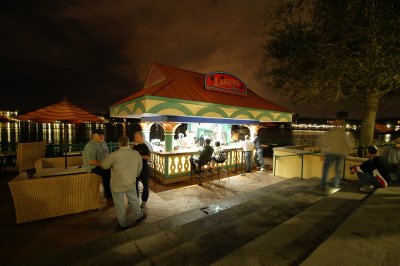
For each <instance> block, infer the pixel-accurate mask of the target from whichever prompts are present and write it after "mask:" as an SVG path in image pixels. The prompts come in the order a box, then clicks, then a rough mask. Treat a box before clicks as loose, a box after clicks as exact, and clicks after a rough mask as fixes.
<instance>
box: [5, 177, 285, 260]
mask: <svg viewBox="0 0 400 266" xmlns="http://www.w3.org/2000/svg"><path fill="white" fill-rule="evenodd" d="M282 180H285V179H284V178H281V177H274V176H272V174H271V171H254V172H253V173H251V174H247V175H246V176H240V175H237V176H232V177H229V178H223V179H221V180H220V181H218V180H214V181H213V182H206V183H204V184H203V185H202V186H199V185H189V184H188V183H183V184H175V185H169V186H162V185H160V184H158V183H156V184H154V183H153V181H151V182H150V188H151V192H150V197H149V201H148V206H147V210H146V212H147V213H148V218H147V219H146V220H145V221H144V224H146V223H147V224H148V223H153V222H156V221H157V220H160V219H163V218H165V217H168V216H171V215H174V214H178V213H182V212H186V211H188V210H191V209H195V208H201V207H207V206H209V205H212V204H213V203H215V202H217V201H219V200H226V199H232V201H235V202H238V201H239V202H240V201H241V196H240V195H241V193H243V192H248V191H252V190H255V189H258V188H260V187H264V186H268V185H271V184H274V183H277V182H280V181H282ZM188 185H189V186H188ZM243 200H244V199H243ZM0 202H1V205H0V217H1V219H0V234H1V236H2V237H1V238H0V246H1V247H2V248H1V249H0V262H4V263H1V264H2V265H10V264H13V263H14V262H17V261H18V260H19V259H20V258H21V257H25V258H26V257H30V256H33V255H37V254H38V253H46V252H52V251H56V250H60V249H64V248H67V247H74V246H78V245H82V244H83V243H85V242H89V241H93V240H95V239H98V238H101V237H106V236H111V235H113V234H115V233H116V230H115V225H116V218H115V210H114V208H105V204H104V201H103V200H101V201H99V207H100V209H99V210H98V211H87V212H84V213H80V214H71V215H66V216H62V217H55V218H51V219H46V220H40V221H35V222H32V223H26V224H20V225H16V224H15V211H14V206H13V201H12V197H11V194H10V191H9V188H8V184H7V182H4V181H2V182H0ZM128 217H129V216H128ZM131 218H132V219H133V217H131Z"/></svg>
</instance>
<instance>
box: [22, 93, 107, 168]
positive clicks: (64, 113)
mask: <svg viewBox="0 0 400 266" xmlns="http://www.w3.org/2000/svg"><path fill="white" fill-rule="evenodd" d="M17 118H18V119H20V120H32V121H36V122H39V123H52V122H57V121H59V122H63V123H64V124H67V123H69V124H80V123H83V122H104V119H102V118H100V117H98V116H96V115H93V114H91V113H89V112H87V111H85V110H83V109H82V108H79V107H77V106H75V105H73V104H71V103H70V102H68V101H67V100H66V99H64V100H63V101H62V102H59V103H56V104H53V105H50V106H47V107H44V108H41V109H38V110H36V111H32V112H29V113H26V114H23V115H20V116H18V117H17ZM64 129H65V127H64ZM67 134H68V131H67V130H65V139H68V136H67ZM65 144H66V143H64V152H65V168H67V152H66V149H65Z"/></svg>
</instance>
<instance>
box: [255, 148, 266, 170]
mask: <svg viewBox="0 0 400 266" xmlns="http://www.w3.org/2000/svg"><path fill="white" fill-rule="evenodd" d="M254 161H255V162H256V164H257V166H260V167H261V168H265V163H264V155H263V148H258V149H256V154H255V156H254Z"/></svg>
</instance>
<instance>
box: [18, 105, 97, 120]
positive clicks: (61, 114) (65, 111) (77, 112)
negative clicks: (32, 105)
mask: <svg viewBox="0 0 400 266" xmlns="http://www.w3.org/2000/svg"><path fill="white" fill-rule="evenodd" d="M17 118H18V119H20V120H32V121H36V122H41V123H52V122H55V121H62V122H68V123H72V124H79V123H83V122H104V120H103V119H101V118H100V117H98V116H96V115H92V114H91V113H89V112H87V111H85V110H83V109H81V108H79V107H77V106H75V105H73V104H71V103H69V102H68V101H66V100H63V101H62V102H59V103H56V104H53V105H50V106H47V107H44V108H41V109H38V110H36V111H33V112H29V113H26V114H24V115H20V116H18V117H17Z"/></svg>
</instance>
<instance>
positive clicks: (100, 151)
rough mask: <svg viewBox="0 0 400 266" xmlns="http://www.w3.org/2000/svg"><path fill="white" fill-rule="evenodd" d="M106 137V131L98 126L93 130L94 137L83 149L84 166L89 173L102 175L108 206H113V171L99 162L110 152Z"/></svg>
mask: <svg viewBox="0 0 400 266" xmlns="http://www.w3.org/2000/svg"><path fill="white" fill-rule="evenodd" d="M104 139H105V137H104V131H103V130H102V129H100V128H98V129H96V130H95V131H93V135H92V139H91V140H90V141H89V142H88V143H86V145H85V148H84V149H83V153H82V155H83V156H82V157H83V168H84V169H85V170H86V172H88V173H95V174H96V175H99V176H101V179H102V181H103V187H104V196H105V198H106V201H107V207H113V206H114V203H113V199H112V194H111V188H110V178H111V171H110V170H107V169H103V168H101V167H100V166H99V163H100V162H101V161H103V160H104V159H105V158H106V157H107V156H108V155H109V154H110V151H109V150H108V147H107V144H106V142H105V141H104Z"/></svg>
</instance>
